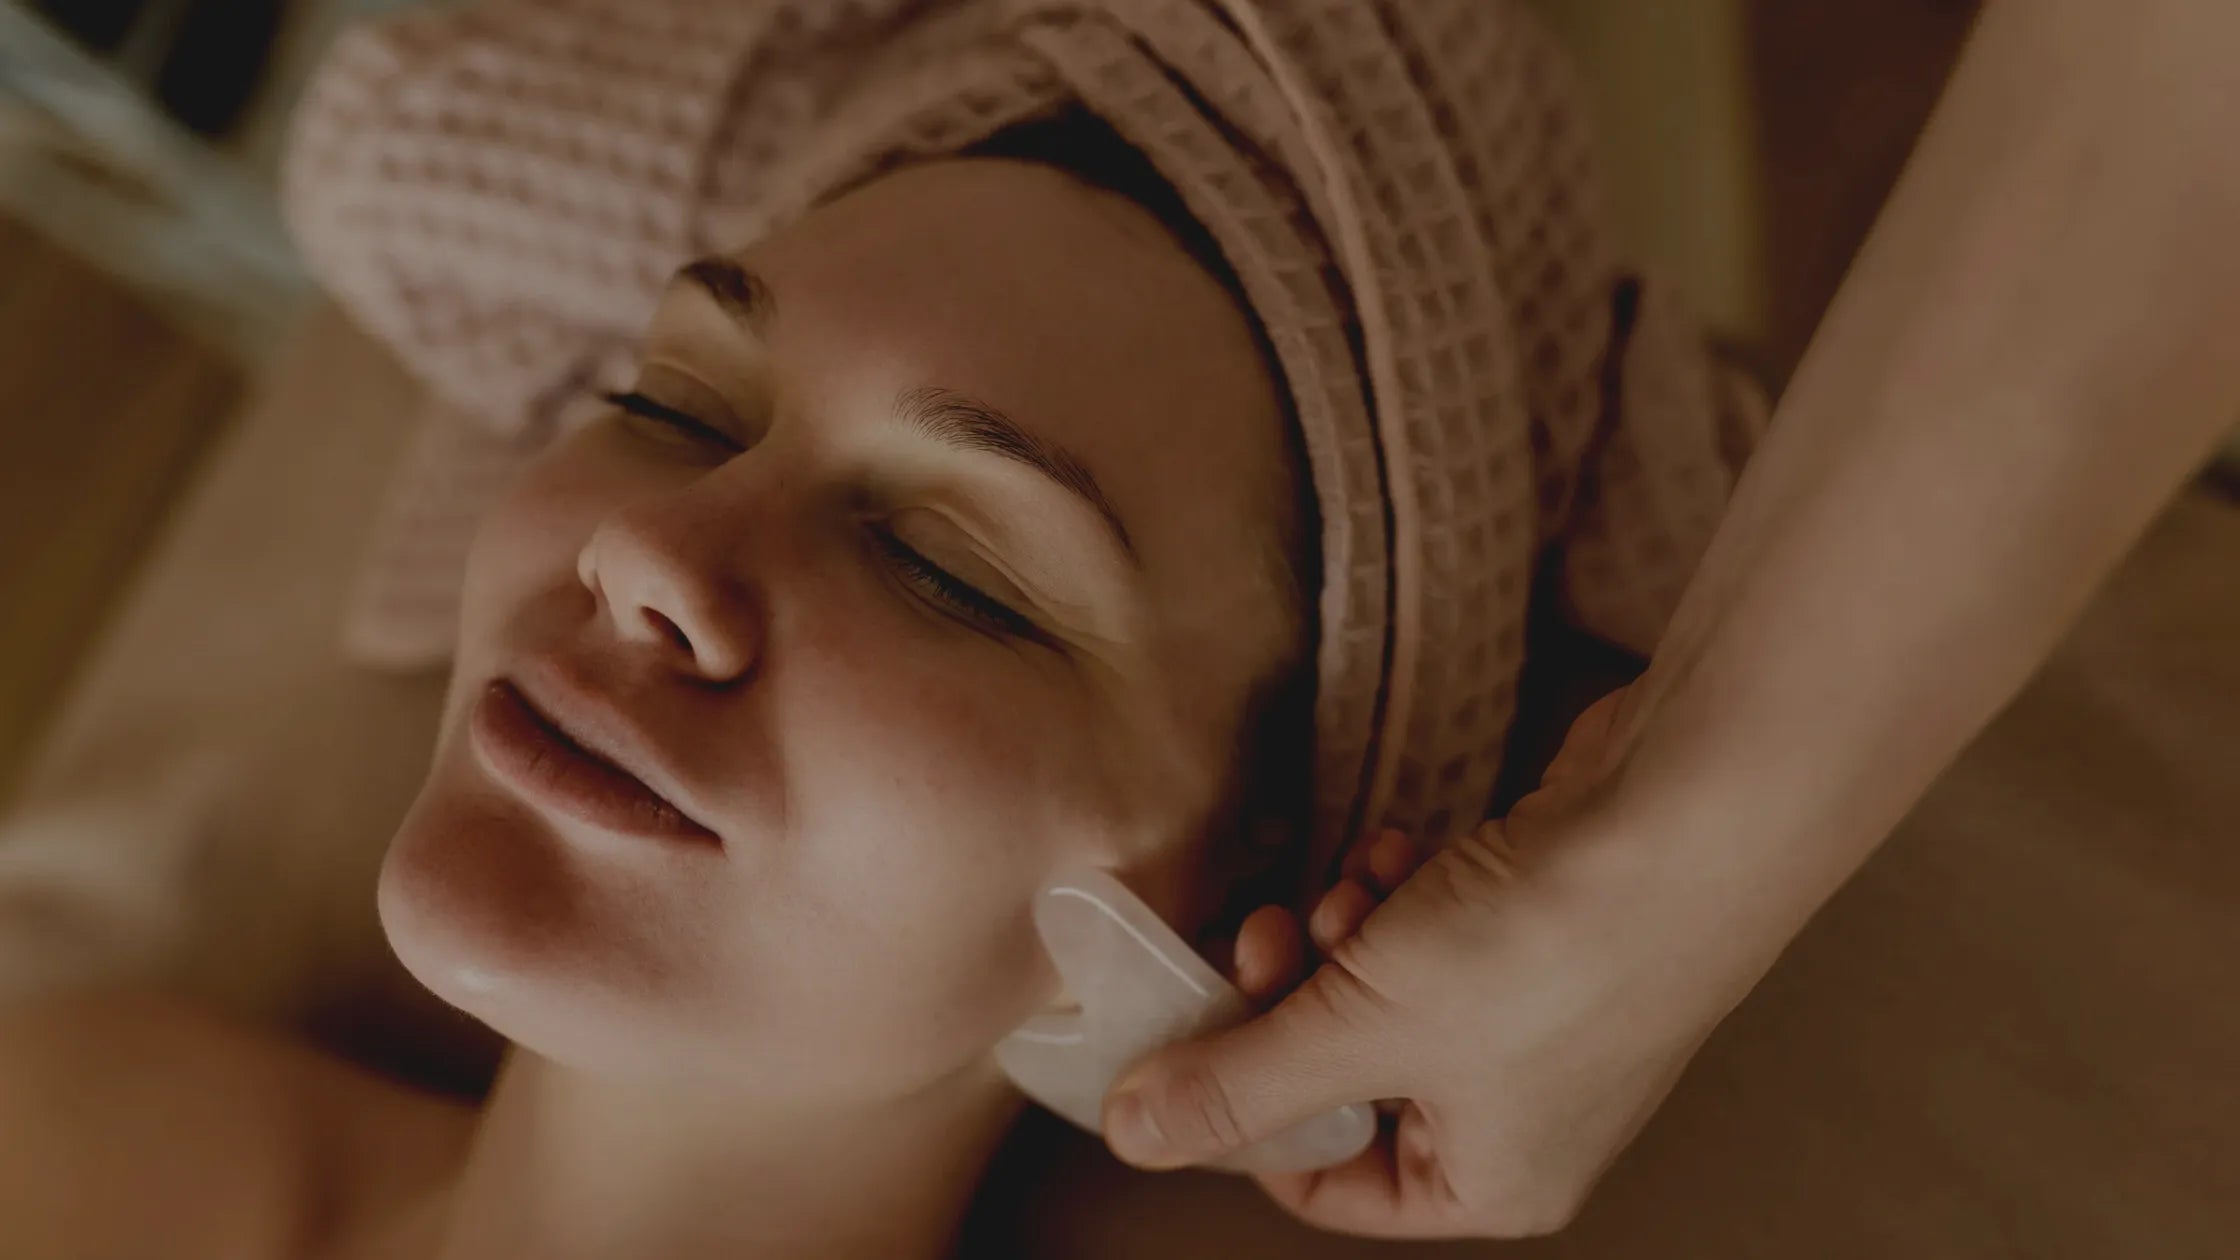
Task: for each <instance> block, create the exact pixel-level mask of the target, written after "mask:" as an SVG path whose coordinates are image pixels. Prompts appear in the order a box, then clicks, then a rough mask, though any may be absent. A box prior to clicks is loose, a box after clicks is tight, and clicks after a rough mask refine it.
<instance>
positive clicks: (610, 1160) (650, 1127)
mask: <svg viewBox="0 0 2240 1260" xmlns="http://www.w3.org/2000/svg"><path fill="white" fill-rule="evenodd" d="M1017 1109H1018V1103H1017V1101H1016V1099H1015V1098H1014V1096H1013V1095H1012V1094H1011V1093H1010V1091H1009V1089H1008V1088H1007V1087H1006V1086H1004V1085H1003V1084H1002V1082H1001V1080H1000V1078H998V1077H997V1076H996V1074H995V1072H994V1070H993V1069H992V1068H979V1069H974V1070H972V1071H970V1072H967V1073H963V1074H960V1075H958V1076H956V1077H952V1078H949V1079H946V1080H943V1081H941V1082H939V1083H937V1084H935V1085H932V1086H929V1087H927V1088H926V1089H923V1090H921V1091H919V1092H918V1093H915V1094H912V1095H909V1096H906V1097H901V1098H892V1099H885V1100H881V1101H879V1102H878V1103H876V1104H863V1105H860V1106H852V1107H838V1106H834V1105H831V1104H829V1103H820V1104H817V1105H816V1106H813V1107H812V1106H810V1105H808V1104H805V1103H802V1102H800V1101H798V1100H789V1099H787V1098H785V1097H784V1096H783V1094H782V1093H776V1094H773V1093H764V1092H758V1091H756V1090H753V1089H751V1088H742V1087H740V1086H739V1084H738V1083H737V1082H736V1081H731V1082H710V1081H707V1080H689V1081H688V1080H673V1079H671V1080H661V1081H643V1080H636V1081H617V1080H614V1079H611V1078H605V1077H593V1076H588V1075H586V1074H584V1073H582V1072H578V1071H574V1070H571V1069H569V1068H566V1067H564V1066H561V1065H559V1064H556V1063H553V1062H551V1061H550V1060H546V1059H540V1058H537V1057H536V1056H534V1055H531V1054H530V1053H528V1052H527V1051H523V1050H518V1049H517V1050H515V1051H514V1052H513V1053H512V1054H511V1056H510V1057H509V1058H508V1060H507V1063H506V1066H505V1068H504V1070H503V1071H502V1072H501V1073H500V1075H499V1079H498V1084H497V1088H496V1090H495V1091H494V1092H493V1094H492V1096H491V1101H490V1103H489V1105H488V1107H487V1109H486V1110H485V1112H484V1115H483V1118H482V1121H481V1123H480V1126H479V1128H478V1130H477V1133H476V1136H475V1140H474V1144H473V1147H472V1150H471V1151H470V1153H469V1155H468V1157H467V1162H466V1166H465V1168H464V1170H463V1172H462V1173H461V1175H460V1177H459V1179H458V1181H457V1182H456V1183H454V1188H453V1190H452V1192H451V1194H450V1197H449V1198H448V1200H447V1201H446V1202H445V1203H443V1204H442V1205H441V1207H440V1210H439V1211H437V1213H436V1214H435V1218H434V1220H433V1221H432V1223H431V1232H432V1233H433V1234H434V1235H435V1239H434V1240H433V1242H432V1245H430V1246H428V1247H426V1248H424V1249H422V1250H421V1252H420V1254H423V1255H428V1256H432V1257H435V1258H436V1260H488V1258H490V1257H501V1256H504V1257H511V1256H538V1257H542V1258H545V1260H606V1258H608V1257H624V1256H626V1257H631V1258H632V1260H699V1258H701V1257H713V1256H733V1255H743V1254H750V1253H751V1254H753V1255H755V1256H757V1257H784V1258H786V1260H810V1258H815V1260H828V1258H829V1260H841V1258H842V1257H850V1258H852V1257H868V1256H878V1257H882V1258H888V1257H893V1258H901V1260H907V1258H910V1257H926V1258H928V1260H932V1258H934V1257H939V1256H942V1255H945V1254H946V1253H947V1252H948V1250H949V1249H950V1247H951V1245H952V1241H953V1239H954V1237H955V1234H956V1231H957V1228H958V1224H959V1222H960V1221H961V1220H962V1218H963V1215H964V1211H965V1209H966V1207H967V1206H968V1205H969V1204H970V1201H971V1198H972V1193H973V1189H974V1187H975V1186H976V1184H977V1183H978V1181H979V1179H980V1176H981V1173H982V1170H983V1168H984V1167H985V1165H986V1164H987V1162H988V1159H989V1158H990V1157H991V1156H992V1154H993V1152H994V1150H995V1148H996V1146H997V1145H998V1143H999V1142H1000V1141H1001V1140H1002V1137H1003V1134H1004V1131H1005V1129H1006V1128H1007V1127H1008V1126H1009V1124H1010V1121H1011V1119H1012V1118H1013V1116H1014V1115H1016V1113H1017Z"/></svg>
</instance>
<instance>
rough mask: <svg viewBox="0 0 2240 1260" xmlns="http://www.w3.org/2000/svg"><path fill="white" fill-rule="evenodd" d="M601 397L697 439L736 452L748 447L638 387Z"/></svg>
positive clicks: (614, 404) (633, 413)
mask: <svg viewBox="0 0 2240 1260" xmlns="http://www.w3.org/2000/svg"><path fill="white" fill-rule="evenodd" d="M600 397H601V398H604V399H605V400H606V401H607V404H608V405H609V406H612V407H614V408H616V409H617V410H620V411H626V412H629V413H630V414H631V415H633V416H637V417H638V418H640V419H642V420H651V421H653V422H654V423H656V424H665V425H667V426H669V427H670V428H672V429H675V430H676V431H677V432H678V433H681V434H683V435H684V436H686V437H689V438H692V439H694V440H696V441H701V442H706V443H708V444H709V445H711V446H720V447H722V448H723V449H725V450H727V451H733V452H737V451H741V450H744V449H746V448H745V447H742V446H741V445H739V443H738V442H737V440H735V439H734V438H732V436H731V435H730V434H728V433H725V432H724V431H723V430H721V429H719V428H716V427H715V426H714V425H712V424H709V423H707V422H706V421H703V420H700V419H698V418H697V417H695V416H693V415H692V414H691V413H689V412H683V411H679V410H677V409H676V408H675V407H672V406H670V405H668V404H667V403H663V402H656V401H655V400H653V399H651V398H648V397H646V396H645V395H644V394H641V393H639V392H637V391H636V390H628V391H623V392H619V393H617V392H609V393H605V394H601V395H600Z"/></svg>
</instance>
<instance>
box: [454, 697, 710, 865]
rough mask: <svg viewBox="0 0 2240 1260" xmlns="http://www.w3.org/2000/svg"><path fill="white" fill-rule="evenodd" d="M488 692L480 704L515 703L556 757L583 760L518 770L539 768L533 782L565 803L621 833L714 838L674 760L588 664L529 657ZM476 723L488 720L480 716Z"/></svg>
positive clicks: (558, 800)
mask: <svg viewBox="0 0 2240 1260" xmlns="http://www.w3.org/2000/svg"><path fill="white" fill-rule="evenodd" d="M491 690H492V692H493V693H495V694H494V695H486V696H485V697H484V705H483V706H482V707H502V706H503V705H504V704H506V703H509V702H511V701H514V700H517V701H518V703H519V704H520V705H521V706H522V707H523V708H524V709H525V710H526V711H527V713H528V714H529V715H530V716H531V717H532V718H534V720H535V721H536V723H537V724H538V725H539V726H541V727H543V728H544V733H545V734H547V735H548V736H550V737H551V738H552V739H553V740H555V741H556V742H557V743H558V744H560V745H562V747H560V748H556V749H554V750H552V755H553V756H554V758H555V759H556V760H559V761H562V762H565V761H567V760H568V759H569V758H570V756H571V755H572V756H573V758H575V759H577V760H580V762H581V763H582V764H580V765H574V766H555V767H550V768H540V767H535V766H525V767H519V768H521V769H536V770H537V773H536V774H534V775H533V776H530V777H532V778H534V779H535V780H537V782H536V783H535V784H532V785H531V786H533V787H534V786H541V787H544V788H547V789H550V790H549V791H548V792H547V793H546V794H547V795H548V796H552V797H555V798H558V799H557V801H556V803H558V804H560V805H561V806H562V807H563V808H567V809H569V811H570V812H572V813H575V814H577V815H578V816H579V817H584V818H586V819H587V820H588V821H592V822H594V823H599V824H603V825H608V826H613V827H615V828H616V829H618V830H624V831H633V832H651V833H659V834H665V835H681V836H688V837H696V838H702V839H706V840H709V841H717V840H718V836H717V833H716V831H715V829H714V828H712V827H710V826H708V825H707V824H706V823H704V822H701V821H700V819H701V818H702V817H705V816H706V815H705V814H704V813H703V812H702V810H701V808H700V802H699V799H698V797H697V794H696V793H694V792H693V791H692V789H691V788H690V787H689V786H688V785H687V784H686V783H685V782H684V777H683V775H682V774H681V773H680V772H679V771H678V769H677V766H678V759H677V758H676V757H675V756H674V755H672V754H671V753H670V752H669V751H668V750H667V749H666V748H664V747H663V745H662V744H661V742H660V741H659V740H658V739H657V738H656V737H655V736H654V735H653V733H652V732H651V731H650V730H648V729H647V727H646V725H645V723H643V722H642V721H640V720H639V719H638V718H637V717H636V716H635V715H634V714H633V713H632V712H631V710H630V708H629V707H628V706H627V705H626V704H625V703H623V702H622V700H621V699H620V698H619V697H618V696H617V694H616V693H615V691H613V690H611V689H610V688H608V687H606V686H602V685H601V680H600V679H599V678H598V677H597V675H596V674H595V673H594V672H593V671H592V670H591V668H590V667H589V666H587V665H585V664H583V663H581V662H577V661H573V660H570V659H568V658H564V657H559V656H538V657H533V658H530V659H529V660H526V661H524V662H522V663H521V664H520V665H519V666H518V667H516V668H515V670H514V671H513V672H512V673H511V674H509V675H506V676H503V677H501V678H499V679H496V680H494V681H493V682H492V684H491ZM509 693H510V694H509ZM497 716H498V717H502V716H503V713H502V708H501V712H500V713H499V714H497ZM490 720H495V718H493V719H490ZM477 721H478V724H481V723H482V722H484V721H485V719H483V718H482V716H481V715H480V714H479V713H478V715H477ZM516 777H520V776H516ZM633 797H634V798H636V799H632V798H633Z"/></svg>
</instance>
